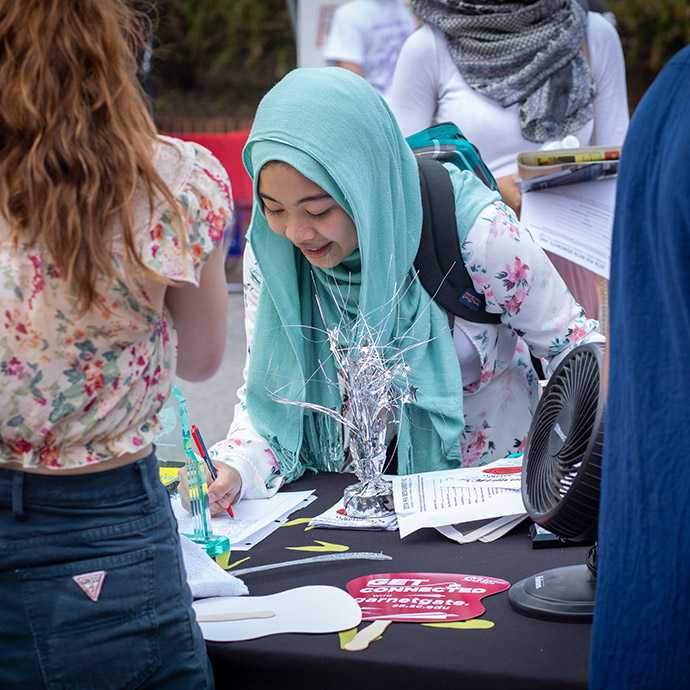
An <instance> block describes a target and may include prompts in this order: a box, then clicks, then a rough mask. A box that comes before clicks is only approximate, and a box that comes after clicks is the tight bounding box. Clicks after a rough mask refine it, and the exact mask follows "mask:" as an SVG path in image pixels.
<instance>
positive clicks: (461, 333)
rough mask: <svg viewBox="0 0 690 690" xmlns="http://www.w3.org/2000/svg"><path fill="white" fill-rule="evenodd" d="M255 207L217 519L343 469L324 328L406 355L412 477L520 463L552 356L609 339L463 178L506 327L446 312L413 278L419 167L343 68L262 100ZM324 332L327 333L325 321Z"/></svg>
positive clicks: (219, 452) (401, 458)
mask: <svg viewBox="0 0 690 690" xmlns="http://www.w3.org/2000/svg"><path fill="white" fill-rule="evenodd" d="M243 156H244V163H245V166H246V168H247V170H248V172H249V174H250V175H251V177H252V179H253V182H254V210H253V215H252V220H251V224H250V228H249V231H248V235H247V246H246V249H245V256H244V273H245V304H246V319H245V325H246V330H247V343H248V360H247V365H246V367H245V379H246V380H245V385H243V387H242V388H241V389H240V391H239V392H238V397H239V399H240V403H239V404H238V405H237V407H236V409H235V416H234V419H233V423H232V425H231V428H230V431H229V433H228V437H227V438H226V439H225V440H223V441H221V442H219V443H218V444H216V445H215V446H214V447H213V449H212V455H213V456H214V458H215V459H216V460H217V461H218V460H220V461H223V462H217V463H216V464H217V465H218V466H219V478H218V480H216V482H215V483H214V484H212V485H211V486H210V487H209V494H210V496H211V499H212V501H214V502H213V504H212V511H213V512H218V511H219V510H221V509H223V508H225V507H226V506H227V503H228V501H229V500H236V499H237V498H238V497H242V496H248V497H260V496H269V495H271V494H272V493H274V492H275V491H276V490H277V489H278V488H279V487H280V486H281V485H282V484H283V482H284V481H291V480H293V479H296V478H298V477H299V476H301V474H302V473H303V472H304V470H305V469H307V468H308V469H311V470H314V471H318V470H330V471H340V470H342V468H343V464H344V458H345V455H346V448H345V447H344V440H343V434H342V430H341V428H340V426H339V425H338V424H337V423H336V422H335V421H333V420H332V419H331V418H330V417H328V416H326V415H324V414H323V413H320V412H318V411H315V410H313V409H312V408H310V407H305V406H304V405H288V404H285V403H284V402H282V401H292V402H297V403H308V404H309V405H321V406H327V407H329V408H331V409H335V410H338V409H340V408H341V406H342V405H343V401H342V399H341V396H340V392H339V390H338V386H337V383H336V382H337V372H336V370H335V365H334V362H333V359H332V358H331V357H329V351H328V342H327V338H326V334H325V328H326V327H327V328H333V327H334V326H336V325H338V324H342V325H345V326H348V325H349V326H353V325H354V324H356V323H357V324H361V323H362V322H365V323H366V324H367V326H368V327H373V328H374V329H375V332H376V336H377V340H378V342H380V343H382V345H384V346H387V345H390V346H391V347H392V348H394V349H395V350H400V349H405V351H406V361H407V364H408V365H409V373H408V383H409V385H410V386H411V387H412V389H413V390H415V391H416V396H415V397H413V399H411V400H410V401H409V404H407V405H405V407H404V410H403V413H402V414H401V416H400V426H399V429H398V439H397V461H398V472H399V473H400V474H408V473H411V472H423V471H430V470H439V469H450V468H454V467H460V466H462V465H465V466H469V465H478V464H485V463H486V462H489V461H492V460H494V459H497V458H500V457H504V456H505V455H507V454H508V453H510V452H515V451H516V450H519V449H520V447H521V444H522V443H524V439H525V435H526V433H527V430H528V428H529V420H530V418H531V413H532V411H533V409H534V406H535V404H536V400H537V396H538V392H537V388H538V382H537V379H536V376H535V374H534V370H533V368H532V365H531V363H530V357H529V350H528V347H527V345H526V343H529V348H531V350H532V352H533V354H535V355H536V356H537V357H541V358H545V359H548V360H552V359H553V358H555V357H562V356H564V355H565V353H566V352H567V351H568V350H569V349H571V348H572V347H573V346H575V345H576V344H579V343H580V342H582V341H583V339H587V338H596V337H598V336H597V334H596V328H597V324H596V322H594V321H591V320H587V318H586V316H585V314H584V312H583V311H582V310H581V308H580V307H579V306H578V305H577V304H576V303H575V302H574V301H573V299H572V297H571V296H570V294H569V293H568V291H567V289H566V287H565V285H564V284H563V282H562V280H561V279H560V277H559V276H558V275H557V274H556V273H555V271H554V270H553V268H552V266H551V264H550V263H549V261H548V259H547V258H546V256H545V255H544V253H543V252H542V251H541V249H539V247H538V246H537V245H536V244H535V243H534V242H533V241H532V238H531V236H530V235H529V233H528V232H527V231H526V229H525V228H524V227H522V226H520V225H519V223H518V222H517V220H516V219H515V217H514V216H513V215H512V212H510V210H509V209H507V207H506V206H505V205H504V204H503V203H502V201H501V200H500V199H499V197H498V195H497V194H496V193H494V192H492V191H490V190H488V189H487V188H486V187H484V186H483V185H482V183H481V182H479V181H478V180H477V179H476V178H475V177H474V175H473V174H471V173H469V172H461V171H458V170H457V169H454V168H453V169H450V168H451V167H452V166H450V167H449V170H450V173H451V180H452V182H453V187H454V190H455V197H456V216H457V225H458V233H459V236H460V239H461V243H462V242H463V241H464V244H463V258H464V259H465V263H466V264H467V266H468V270H470V275H471V276H472V278H473V280H474V282H475V285H476V287H477V289H479V290H480V291H481V292H483V293H484V295H485V297H486V303H487V309H488V310H489V311H494V312H496V313H500V314H502V323H501V324H500V325H486V324H471V323H469V322H466V321H464V320H462V319H459V318H457V317H456V318H455V322H454V324H453V329H452V333H451V329H450V328H449V321H448V316H447V314H446V312H445V311H444V310H443V309H442V308H441V307H439V306H438V305H437V304H436V303H434V302H433V300H432V299H431V298H430V296H429V295H428V294H427V293H426V291H425V290H424V289H423V288H422V286H421V285H420V283H419V281H418V280H417V279H416V274H415V271H414V269H413V260H414V258H415V256H416V254H417V250H418V247H419V242H420V237H421V224H422V207H421V194H420V188H419V178H418V168H417V164H416V161H415V158H414V155H413V154H412V152H411V150H410V148H409V147H408V145H407V143H406V142H405V139H404V138H403V136H402V134H401V132H400V130H399V128H398V125H397V123H396V121H395V118H394V117H393V115H392V114H391V112H390V110H389V109H388V107H387V105H386V104H385V102H384V101H383V99H381V98H380V97H379V96H378V94H376V92H375V91H374V90H373V89H372V88H371V86H369V84H368V83H367V82H366V81H365V80H364V79H362V78H361V77H358V76H356V75H354V74H352V73H351V72H348V71H347V70H344V69H340V68H315V69H298V70H295V71H293V72H291V73H290V74H288V75H287V76H286V77H285V78H284V79H283V80H282V81H281V82H280V83H279V84H277V85H276V86H275V87H274V88H273V89H272V90H271V91H270V92H269V93H268V94H267V95H266V96H265V97H264V99H263V100H262V102H261V104H260V105H259V108H258V110H257V113H256V117H255V120H254V124H253V127H252V130H251V133H250V136H249V139H248V142H247V145H246V147H245V149H244V154H243ZM324 321H325V323H324Z"/></svg>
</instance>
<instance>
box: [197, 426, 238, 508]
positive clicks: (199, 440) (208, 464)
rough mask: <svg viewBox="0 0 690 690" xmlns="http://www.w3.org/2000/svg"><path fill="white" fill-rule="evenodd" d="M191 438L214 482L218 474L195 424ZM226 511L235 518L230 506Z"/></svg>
mask: <svg viewBox="0 0 690 690" xmlns="http://www.w3.org/2000/svg"><path fill="white" fill-rule="evenodd" d="M192 438H193V439H194V441H195V443H196V447H197V448H198V449H199V453H200V454H201V457H202V458H203V459H204V462H205V463H206V467H208V471H209V472H210V473H211V478H212V479H213V480H214V481H215V480H216V479H217V478H218V473H217V472H216V468H215V467H214V466H213V463H212V462H211V456H210V455H209V454H208V451H207V450H206V444H205V443H204V439H203V438H201V432H200V431H199V429H198V428H197V426H196V425H195V424H192ZM227 511H228V515H229V516H230V517H231V518H234V517H235V514H234V513H233V512H232V507H231V506H228V507H227Z"/></svg>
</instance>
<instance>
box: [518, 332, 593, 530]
mask: <svg viewBox="0 0 690 690" xmlns="http://www.w3.org/2000/svg"><path fill="white" fill-rule="evenodd" d="M603 352H604V346H603V344H602V343H588V344H586V345H581V346H579V347H577V348H575V349H574V350H572V351H571V352H570V353H568V355H567V356H566V357H565V358H564V360H563V361H562V362H561V364H560V365H559V367H558V368H557V369H556V371H555V372H554V373H553V375H552V376H551V378H550V379H549V383H548V384H547V387H546V389H545V390H544V392H543V394H542V397H541V399H540V401H539V404H538V405H537V409H536V411H535V413H534V418H533V419H532V424H531V426H530V430H529V434H528V436H527V443H526V446H525V456H524V458H525V459H524V463H523V464H524V468H523V478H524V479H523V483H522V497H523V500H524V503H525V508H526V510H527V512H528V514H529V515H530V517H531V518H532V519H533V520H534V521H535V522H536V523H537V524H539V525H541V526H542V527H544V528H545V529H548V530H549V531H551V532H553V533H554V534H557V535H558V536H560V537H563V538H566V539H571V540H575V541H578V540H585V539H590V538H592V537H594V536H595V535H596V528H597V515H598V512H599V510H598V509H599V484H600V478H601V455H602V446H603V430H604V400H603V393H602V377H601V367H602V362H603Z"/></svg>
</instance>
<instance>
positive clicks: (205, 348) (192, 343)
mask: <svg viewBox="0 0 690 690" xmlns="http://www.w3.org/2000/svg"><path fill="white" fill-rule="evenodd" d="M224 258H225V257H224V254H223V248H222V246H219V247H217V248H216V250H215V251H214V252H213V253H212V254H211V256H210V257H209V258H208V260H207V261H206V263H205V264H204V266H203V268H202V269H201V276H200V279H199V285H198V286H197V285H193V284H191V283H178V284H176V285H173V286H169V287H168V288H167V289H166V291H165V304H166V306H167V307H168V310H169V311H170V314H171V316H172V319H173V323H174V325H175V331H176V332H177V370H176V373H177V375H178V376H179V377H180V378H181V379H184V380H185V381H205V380H206V379H208V378H210V377H211V376H213V374H215V372H216V371H217V370H218V367H219V366H220V365H221V362H222V361H223V355H224V353H225V339H226V334H227V313H228V290H227V284H226V280H225V262H224Z"/></svg>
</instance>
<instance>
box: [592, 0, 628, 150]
mask: <svg viewBox="0 0 690 690" xmlns="http://www.w3.org/2000/svg"><path fill="white" fill-rule="evenodd" d="M587 46H588V53H589V63H590V70H591V71H592V76H593V77H594V82H595V84H596V87H597V95H596V98H595V100H594V121H595V123H596V124H595V130H594V143H595V144H600V145H619V144H622V143H623V140H624V139H625V135H626V132H627V130H628V124H629V121H630V114H629V109H628V95H627V88H626V81H625V61H624V57H623V48H622V47H621V42H620V38H619V36H618V33H617V31H616V30H615V29H614V28H613V26H611V24H610V23H609V22H608V21H606V19H604V18H603V17H602V16H601V15H600V14H598V13H596V12H590V13H589V15H588V29H587ZM584 143H586V142H583V144H584Z"/></svg>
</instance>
